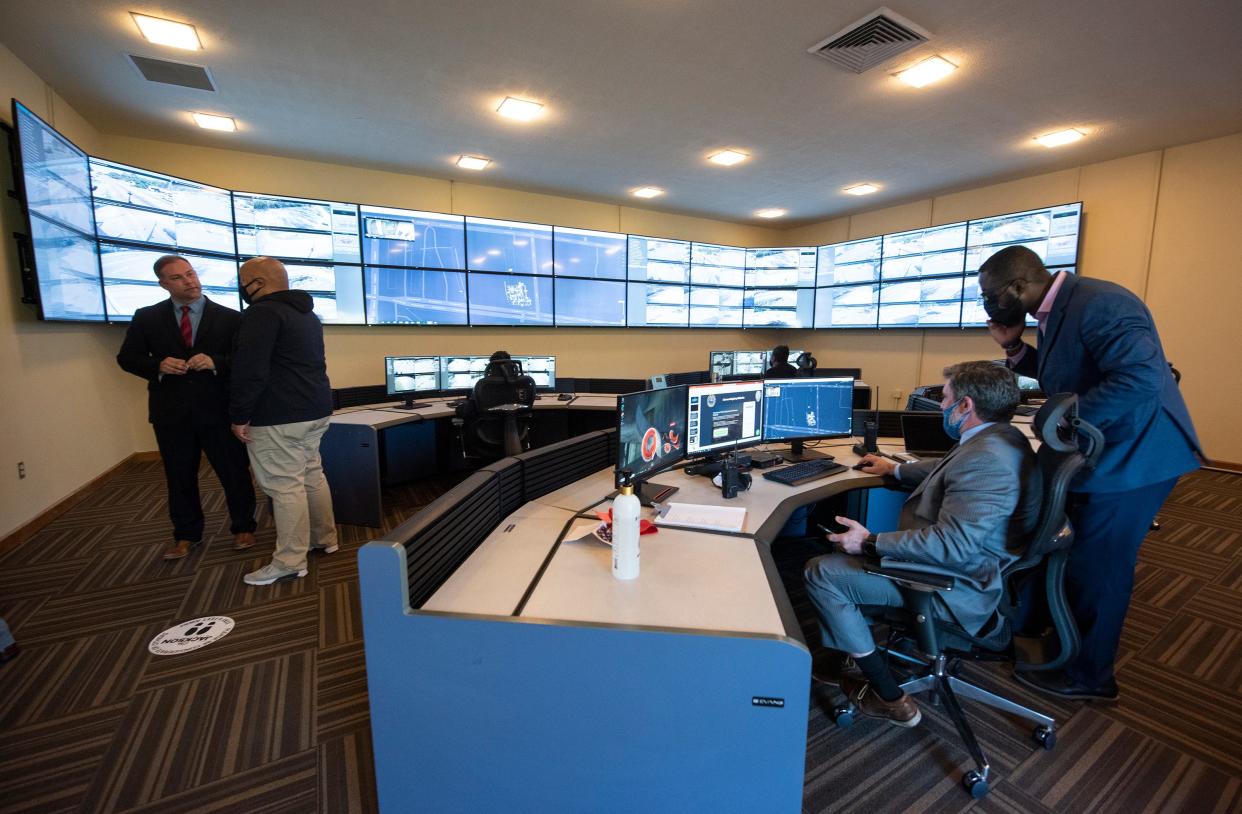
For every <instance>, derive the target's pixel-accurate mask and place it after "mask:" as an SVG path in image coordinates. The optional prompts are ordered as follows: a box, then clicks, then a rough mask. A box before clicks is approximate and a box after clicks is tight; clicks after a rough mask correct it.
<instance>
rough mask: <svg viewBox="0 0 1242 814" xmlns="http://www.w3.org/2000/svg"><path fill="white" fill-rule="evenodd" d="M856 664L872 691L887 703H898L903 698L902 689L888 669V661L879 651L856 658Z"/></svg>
mask: <svg viewBox="0 0 1242 814" xmlns="http://www.w3.org/2000/svg"><path fill="white" fill-rule="evenodd" d="M854 663H855V664H857V665H858V669H860V670H862V672H863V675H865V676H866V677H867V681H869V682H870V683H871V687H872V689H874V690H875V691H876V694H877V695H879V696H880V697H881V698H883V699H884V700H885V701H896V700H897V699H898V698H900V697H901V695H902V693H901V687H899V686H897V679H895V678H893V671H892V670H890V669H888V660H887V659H885V658H884V654H883V653H881V652H880V651H879V650H872V651H871V653H870V655H866V656H855V657H854Z"/></svg>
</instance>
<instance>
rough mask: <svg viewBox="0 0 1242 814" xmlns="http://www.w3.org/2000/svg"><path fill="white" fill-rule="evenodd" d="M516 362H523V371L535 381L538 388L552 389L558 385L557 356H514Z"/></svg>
mask: <svg viewBox="0 0 1242 814" xmlns="http://www.w3.org/2000/svg"><path fill="white" fill-rule="evenodd" d="M513 360H514V361H515V362H521V363H522V372H523V373H525V374H526V375H527V376H530V377H531V378H532V379H533V380H534V382H535V389H537V390H551V389H552V388H553V387H555V386H556V357H555V356H514V357H513Z"/></svg>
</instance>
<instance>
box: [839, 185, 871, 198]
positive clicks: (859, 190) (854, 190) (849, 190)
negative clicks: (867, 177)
mask: <svg viewBox="0 0 1242 814" xmlns="http://www.w3.org/2000/svg"><path fill="white" fill-rule="evenodd" d="M842 191H843V192H845V194H846V195H870V194H871V193H873V192H879V191H880V187H879V186H878V185H876V184H854V186H852V187H846V188H845V189H844V190H842Z"/></svg>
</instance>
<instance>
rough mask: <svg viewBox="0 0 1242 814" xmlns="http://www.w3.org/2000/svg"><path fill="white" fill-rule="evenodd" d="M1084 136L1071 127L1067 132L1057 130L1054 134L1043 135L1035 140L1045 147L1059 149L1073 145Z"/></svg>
mask: <svg viewBox="0 0 1242 814" xmlns="http://www.w3.org/2000/svg"><path fill="white" fill-rule="evenodd" d="M1085 135H1087V134H1086V133H1084V132H1082V131H1081V130H1079V129H1078V128H1076V127H1071V128H1069V129H1068V130H1058V131H1056V132H1055V133H1045V134H1044V135H1042V136H1040V137H1039V138H1037V139H1035V140H1036V141H1037V142H1039V143H1040V144H1042V145H1044V146H1045V147H1060V146H1062V145H1065V144H1073V143H1074V142H1075V141H1078V139H1080V138H1082V137H1083V136H1085Z"/></svg>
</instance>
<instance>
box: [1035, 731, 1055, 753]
mask: <svg viewBox="0 0 1242 814" xmlns="http://www.w3.org/2000/svg"><path fill="white" fill-rule="evenodd" d="M1031 737H1032V738H1034V739H1035V743H1037V744H1038V745H1040V746H1042V747H1043V748H1044V750H1045V751H1047V750H1050V749H1052V747H1054V746H1056V745H1057V733H1055V732H1053V731H1052V730H1051V729H1049V728H1048V727H1046V726H1037V727H1035V731H1034V732H1032V733H1031Z"/></svg>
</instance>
